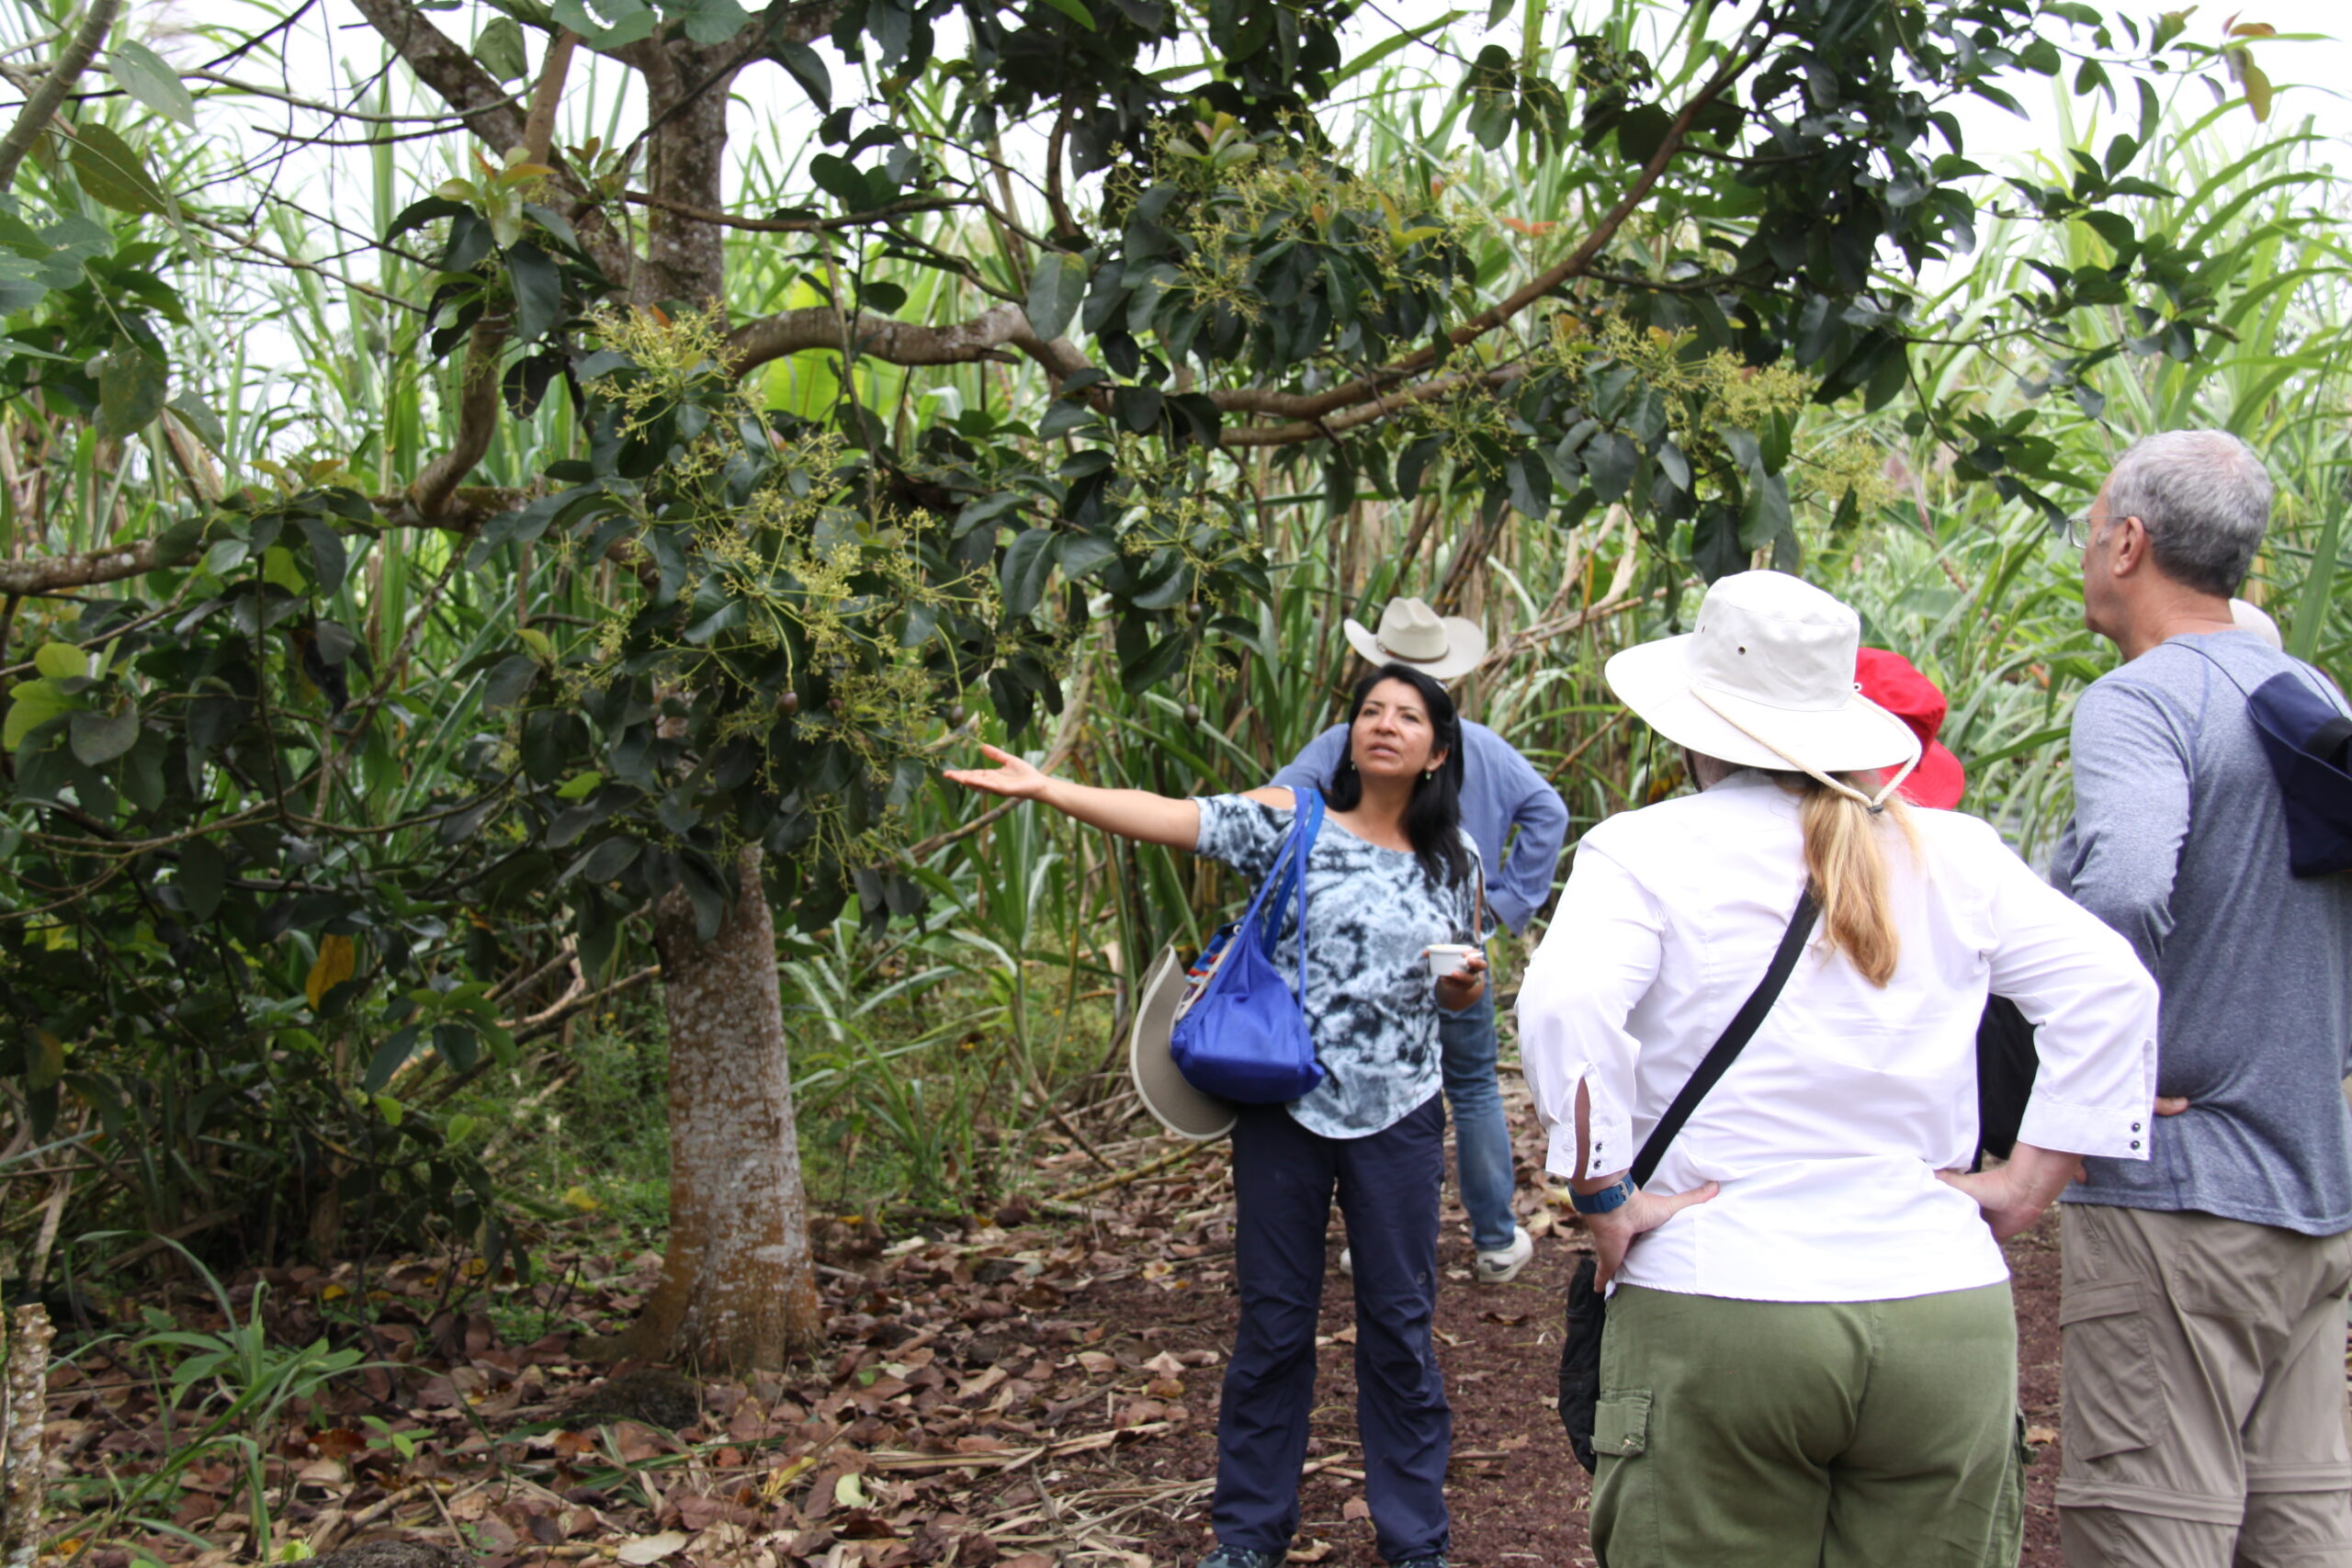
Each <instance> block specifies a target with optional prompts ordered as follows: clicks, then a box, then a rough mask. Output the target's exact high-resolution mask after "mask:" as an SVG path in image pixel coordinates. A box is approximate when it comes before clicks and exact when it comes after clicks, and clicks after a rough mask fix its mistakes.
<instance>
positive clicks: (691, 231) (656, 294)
mask: <svg viewBox="0 0 2352 1568" xmlns="http://www.w3.org/2000/svg"><path fill="white" fill-rule="evenodd" d="M639 48H640V49H641V50H642V51H644V54H643V65H642V70H643V73H644V76H645V87H646V108H647V110H648V112H649V113H650V115H651V116H652V117H653V118H654V120H655V122H656V123H655V125H654V129H653V133H652V135H651V136H650V138H649V139H648V141H647V143H646V149H645V151H646V170H645V174H646V181H647V185H646V188H647V189H648V190H650V191H651V192H652V193H653V194H654V195H656V196H658V197H662V199H663V200H664V201H672V202H677V203H680V204H682V205H684V206H687V207H693V208H698V209H701V210H703V211H705V212H717V211H718V210H720V209H722V208H723V207H724V206H725V205H726V168H727V100H728V95H729V89H730V88H731V87H732V86H733V85H734V80H735V73H734V72H733V71H732V70H730V69H729V65H730V63H731V62H732V61H733V59H734V58H736V56H735V53H734V49H735V46H734V45H732V44H719V45H706V46H703V47H699V48H697V47H695V45H692V44H687V43H683V42H679V43H671V44H667V45H657V44H654V43H651V42H648V43H645V44H642V45H640V46H639ZM726 239H727V235H726V232H725V231H723V230H721V229H720V228H719V227H718V225H717V224H715V223H706V222H704V221H702V220H699V219H695V218H688V217H686V216H685V215H684V213H680V212H676V211H673V210H670V209H666V208H662V207H655V208H651V209H648V211H647V213H646V216H645V263H644V265H642V266H641V267H639V269H638V275H637V279H636V288H635V294H636V302H637V303H638V304H640V305H651V304H658V303H660V302H661V301H662V300H665V299H672V300H682V301H684V302H685V303H687V304H689V305H715V304H718V303H720V302H721V301H722V300H724V299H725V298H726V295H727V256H726V250H725V244H726Z"/></svg>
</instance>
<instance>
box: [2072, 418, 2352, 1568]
mask: <svg viewBox="0 0 2352 1568" xmlns="http://www.w3.org/2000/svg"><path fill="white" fill-rule="evenodd" d="M2269 518H2270V477H2269V475H2268V474H2267V472H2266V471H2265V470H2264V468H2263V464H2262V459H2261V458H2260V457H2257V456H2256V454H2255V452H2254V451H2253V449H2252V448H2250V447H2248V446H2246V445H2245V442H2243V441H2240V440H2239V439H2238V438H2237V437H2235V436H2233V435H2230V434H2225V433H2223V432H2221V431H2214V430H2179V431H2169V432H2166V433H2165V434H2158V435H2151V436H2148V437H2146V438H2145V439H2143V440H2142V441H2139V442H2137V443H2135V444H2134V445H2133V446H2131V448H2130V449H2129V450H2128V451H2126V452H2125V453H2124V454H2123V456H2122V457H2120V458H2119V459H2117V461H2116V465H2115V468H2114V471H2113V472H2112V473H2110V474H2109V476H2108V479H2107V482H2106V483H2105V484H2103V485H2102V486H2100V488H2099V492H2098V498H2097V500H2095V501H2094V502H2092V504H2091V508H2090V511H2089V513H2088V514H2087V516H2086V517H2085V518H2083V519H2081V520H2080V522H2079V523H2078V524H2077V525H2076V526H2075V529H2074V530H2073V535H2074V537H2073V542H2074V543H2075V544H2076V545H2078V546H2080V547H2081V548H2082V551H2083V564H2082V572H2083V618H2084V620H2085V622H2086V624H2087V625H2088V626H2090V629H2091V630H2092V631H2094V632H2097V633H2098V635H2099V636H2101V637H2106V638H2108V639H2109V640H2110V641H2112V642H2113V643H2114V644H2115V645H2116V648H2117V649H2118V650H2119V651H2120V653H2121V654H2122V655H2123V660H2124V662H2123V663H2122V664H2120V666H2118V667H2117V668H2116V669H2114V670H2110V671H2108V672H2107V673H2106V674H2105V675H2103V676H2101V677H2099V679H2098V681H2096V682H2093V683H2092V684H2091V686H2090V688H2089V689H2088V690H2086V691H2085V692H2084V693H2083V694H2082V695H2081V696H2080V697H2079V698H2077V699H2076V700H2075V716H2074V737H2073V742H2074V744H2073V750H2074V765H2075V817H2074V820H2073V822H2072V823H2071V824H2070V825H2069V826H2068V828H2067V829H2066V831H2065V833H2064V836H2063V837H2062V838H2061V840H2060V841H2059V845H2058V849H2057V852H2056V853H2055V855H2054V856H2053V860H2052V879H2053V880H2054V881H2055V882H2056V883H2057V884H2058V886H2059V887H2060V888H2061V889H2062V890H2064V891H2066V892H2068V893H2070V894H2072V896H2073V897H2074V898H2075V901H2076V902H2077V903H2079V904H2081V905H2082V906H2083V907H2084V908H2086V909H2088V910H2090V911H2091V912H2092V913H2093V914H2095V915H2097V916H2098V918H2099V919H2102V920H2104V921H2106V922H2107V923H2108V924H2109V926H2112V927H2113V928H2114V929H2115V930H2116V931H2120V932H2121V933H2122V935H2123V936H2124V937H2125V938H2126V939H2127V940H2129V941H2130V942H2131V945H2132V947H2133V948H2134V949H2136V950H2137V951H2138V953H2139V954H2140V956H2141V958H2142V959H2143V961H2144V962H2145V963H2146V964H2147V965H2148V967H2149V968H2150V969H2151V970H2152V971H2154V974H2155V976H2156V983H2157V985H2158V986H2160V987H2162V988H2163V991H2164V1025H2163V1039H2162V1063H2163V1073H2162V1076H2161V1077H2160V1080H2159V1088H2160V1089H2161V1090H2162V1092H2163V1093H2164V1094H2165V1095H2166V1096H2167V1097H2177V1098H2169V1099H2168V1100H2166V1101H2165V1102H2162V1106H2163V1109H2165V1110H2166V1111H2178V1113H2177V1114H2169V1115H2166V1116H2165V1117H2164V1119H2163V1120H2161V1121H2158V1122H2154V1123H2152V1124H2151V1126H2150V1128H2149V1137H2148V1140H2147V1141H2148V1148H2147V1150H2146V1153H2147V1156H2148V1157H2147V1158H2146V1159H2145V1160H2139V1159H2131V1160H2113V1159H2094V1160H2092V1161H2090V1162H2089V1165H2088V1168H2087V1172H2086V1177H2085V1179H2084V1180H2083V1181H2082V1183H2081V1184H2079V1185H2078V1186H2076V1187H2075V1188H2074V1189H2072V1190H2069V1191H2068V1192H2067V1194H2066V1206H2065V1209H2064V1214H2065V1231H2064V1237H2065V1247H2064V1262H2065V1267H2064V1280H2063V1292H2064V1299H2063V1303H2062V1305H2061V1308H2060V1320H2061V1321H2062V1322H2063V1323H2064V1325H2065V1331H2064V1332H2065V1356H2064V1362H2063V1366H2064V1375H2063V1382H2064V1388H2063V1390H2062V1393H2063V1396H2064V1413H2065V1419H2064V1428H2063V1430H2064V1449H2063V1450H2062V1458H2063V1463H2062V1467H2061V1469H2060V1471H2059V1478H2058V1519H2059V1534H2060V1539H2061V1540H2062V1541H2063V1542H2064V1546H2065V1551H2066V1561H2067V1562H2069V1563H2070V1564H2073V1565H2075V1568H2095V1565H2100V1564H2109V1563H2118V1564H2120V1563H2132V1564H2138V1563H2148V1562H2161V1563H2165V1564H2166V1565H2167V1568H2223V1565H2225V1564H2231V1563H2235V1564H2240V1565H2243V1568H2272V1565H2275V1564H2283V1563H2290V1562H2292V1563H2298V1564H2301V1563H2309V1564H2314V1565H2316V1564H2319V1563H2335V1564H2346V1563H2352V1449H2347V1447H2346V1441H2345V1399H2344V1382H2343V1377H2344V1352H2345V1318H2344V1301H2345V1293H2346V1285H2347V1284H2348V1283H2352V1116H2347V1114H2346V1107H2345V1101H2344V1096H2343V1095H2342V1093H2341V1092H2339V1083H2340V1080H2342V1078H2343V1077H2345V1072H2346V1066H2352V1062H2347V1050H2352V873H2348V872H2341V871H2339V872H2336V873H2335V874H2323V875H2316V876H2301V877H2298V876H2296V875H2293V874H2291V865H2290V818H2289V815H2288V805H2287V802H2286V800H2285V798H2284V796H2283V795H2282V793H2281V789H2280V787H2279V785H2278V782H2277V779H2276V776H2275V775H2274V773H2272V759H2270V758H2269V757H2268V756H2267V753H2266V750H2265V748H2264V744H2263V737H2262V735H2261V734H2260V733H2259V732H2258V730H2257V728H2256V721H2255V715H2254V714H2253V712H2252V711H2251V706H2250V697H2249V694H2252V693H2254V692H2255V691H2256V690H2257V689H2259V688H2262V687H2263V686H2264V685H2265V684H2266V683H2267V682H2270V681H2272V680H2273V679H2275V678H2278V677H2285V678H2286V680H2287V681H2289V682H2292V683H2295V684H2297V685H2299V686H2300V687H2301V689H2302V690H2305V691H2308V692H2309V693H2310V694H2312V697H2313V698H2314V699H2315V700H2323V701H2325V702H2326V703H2328V704H2330V705H2333V706H2334V707H2335V709H2336V711H2338V712H2346V711H2352V710H2346V707H2345V705H2344V701H2343V698H2342V696H2341V694H2338V693H2337V692H2336V691H2335V688H2334V686H2333V685H2332V684H2331V683H2330V682H2328V681H2327V678H2326V677H2325V676H2324V675H2322V674H2321V673H2320V672H2319V671H2316V670H2314V669H2312V667H2311V666H2310V665H2307V664H2304V663H2303V662H2301V660H2295V659H2291V658H2290V657H2288V656H2287V655H2286V654H2284V653H2282V652H2280V651H2278V648H2277V645H2276V643H2275V642H2273V641H2270V640H2267V639H2266V638H2264V637H2262V636H2261V634H2260V629H2259V628H2258V627H2256V628H2254V629H2248V628H2247V627H2246V626H2245V623H2244V621H2243V620H2241V619H2240V618H2239V617H2238V616H2237V615H2234V614H2233V605H2232V603H2231V599H2230V595H2231V594H2232V593H2233V592H2236V590H2237V588H2238V585H2239V583H2240V582H2241V581H2243V579H2244V578H2245V574H2246V571H2247V570H2248V569H2249V568H2250V567H2251V566H2252V564H2253V562H2254V558H2255V554H2256V550H2257V549H2258V548H2259V547H2260V546H2261V543H2262V536H2263V533H2264V531H2265V530H2266V528H2267V526H2268V524H2269Z"/></svg>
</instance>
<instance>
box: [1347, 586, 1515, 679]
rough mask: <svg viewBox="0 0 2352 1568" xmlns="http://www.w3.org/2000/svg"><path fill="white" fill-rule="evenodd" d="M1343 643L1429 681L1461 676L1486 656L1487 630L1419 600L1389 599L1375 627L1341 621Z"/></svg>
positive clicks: (1379, 662)
mask: <svg viewBox="0 0 2352 1568" xmlns="http://www.w3.org/2000/svg"><path fill="white" fill-rule="evenodd" d="M1340 629H1341V630H1343V631H1345V632H1346V633H1347V637H1348V646H1349V647H1350V648H1352V649H1355V650H1356V651H1357V652H1358V653H1361V654H1362V655H1363V656H1364V658H1365V659H1366V660H1370V661H1371V662H1372V663H1374V664H1403V665H1408V666H1409V667H1411V668H1412V669H1415V670H1418V671H1420V672H1421V673H1422V674H1424V675H1427V676H1428V677H1429V678H1430V680H1432V681H1451V680H1453V678H1454V677H1455V676H1457V675H1467V674H1468V673H1469V672H1470V671H1473V670H1476V668H1477V667H1478V661H1479V660H1482V659H1484V658H1486V657H1487V634H1486V633H1485V632H1482V631H1480V630H1479V629H1478V623H1477V622H1476V621H1468V620H1464V619H1463V618H1462V617H1461V616H1460V615H1439V614H1438V613H1437V612H1436V611H1435V610H1432V609H1430V607H1429V604H1427V603H1426V602H1425V601H1423V600H1419V599H1391V600H1390V601H1388V605H1387V607H1386V608H1385V609H1384V610H1382V611H1381V612H1380V629H1379V630H1378V631H1377V632H1368V631H1366V630H1364V628H1363V624H1362V623H1361V622H1357V621H1345V622H1342V623H1341V624H1340Z"/></svg>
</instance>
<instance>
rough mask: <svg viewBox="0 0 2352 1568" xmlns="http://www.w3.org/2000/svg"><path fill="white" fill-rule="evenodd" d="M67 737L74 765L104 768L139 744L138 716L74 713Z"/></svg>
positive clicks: (131, 712) (134, 713)
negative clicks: (72, 752) (72, 749)
mask: <svg viewBox="0 0 2352 1568" xmlns="http://www.w3.org/2000/svg"><path fill="white" fill-rule="evenodd" d="M66 733H67V736H68V737H69V741H70V744H71V745H72V746H73V748H74V760H75V761H79V762H81V763H82V764H83V765H84V766H85V767H91V768H96V767H103V766H105V765H106V764H107V763H108V762H111V761H114V760H115V759H116V758H117V757H119V756H121V755H122V754H123V753H124V752H125V751H128V750H130V749H131V748H132V747H133V746H136V745H138V744H139V712H138V710H137V709H136V708H132V709H129V710H126V711H124V712H122V713H114V714H106V713H77V714H75V715H74V717H73V719H72V721H71V722H70V723H69V724H68V725H67V726H66Z"/></svg>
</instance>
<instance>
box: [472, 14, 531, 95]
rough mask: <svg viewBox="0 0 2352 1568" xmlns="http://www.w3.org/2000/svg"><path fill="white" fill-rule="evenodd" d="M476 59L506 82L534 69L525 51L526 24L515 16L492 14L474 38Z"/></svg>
mask: <svg viewBox="0 0 2352 1568" xmlns="http://www.w3.org/2000/svg"><path fill="white" fill-rule="evenodd" d="M473 54H474V59H475V60H476V61H478V62H480V63H481V68H482V69H483V70H485V71H487V72H489V73H491V74H492V75H493V76H495V77H497V78H498V79H499V80H500V81H502V82H512V81H514V80H515V78H516V77H518V76H522V75H525V74H526V73H528V72H529V71H530V69H531V59H530V56H529V55H528V54H526V53H525V52H524V49H523V28H522V27H521V25H520V24H518V23H517V22H516V21H515V18H514V17H492V18H491V19H490V21H489V23H488V24H487V25H486V26H484V27H483V28H482V29H481V34H480V36H478V37H477V38H476V39H474V49H473Z"/></svg>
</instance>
